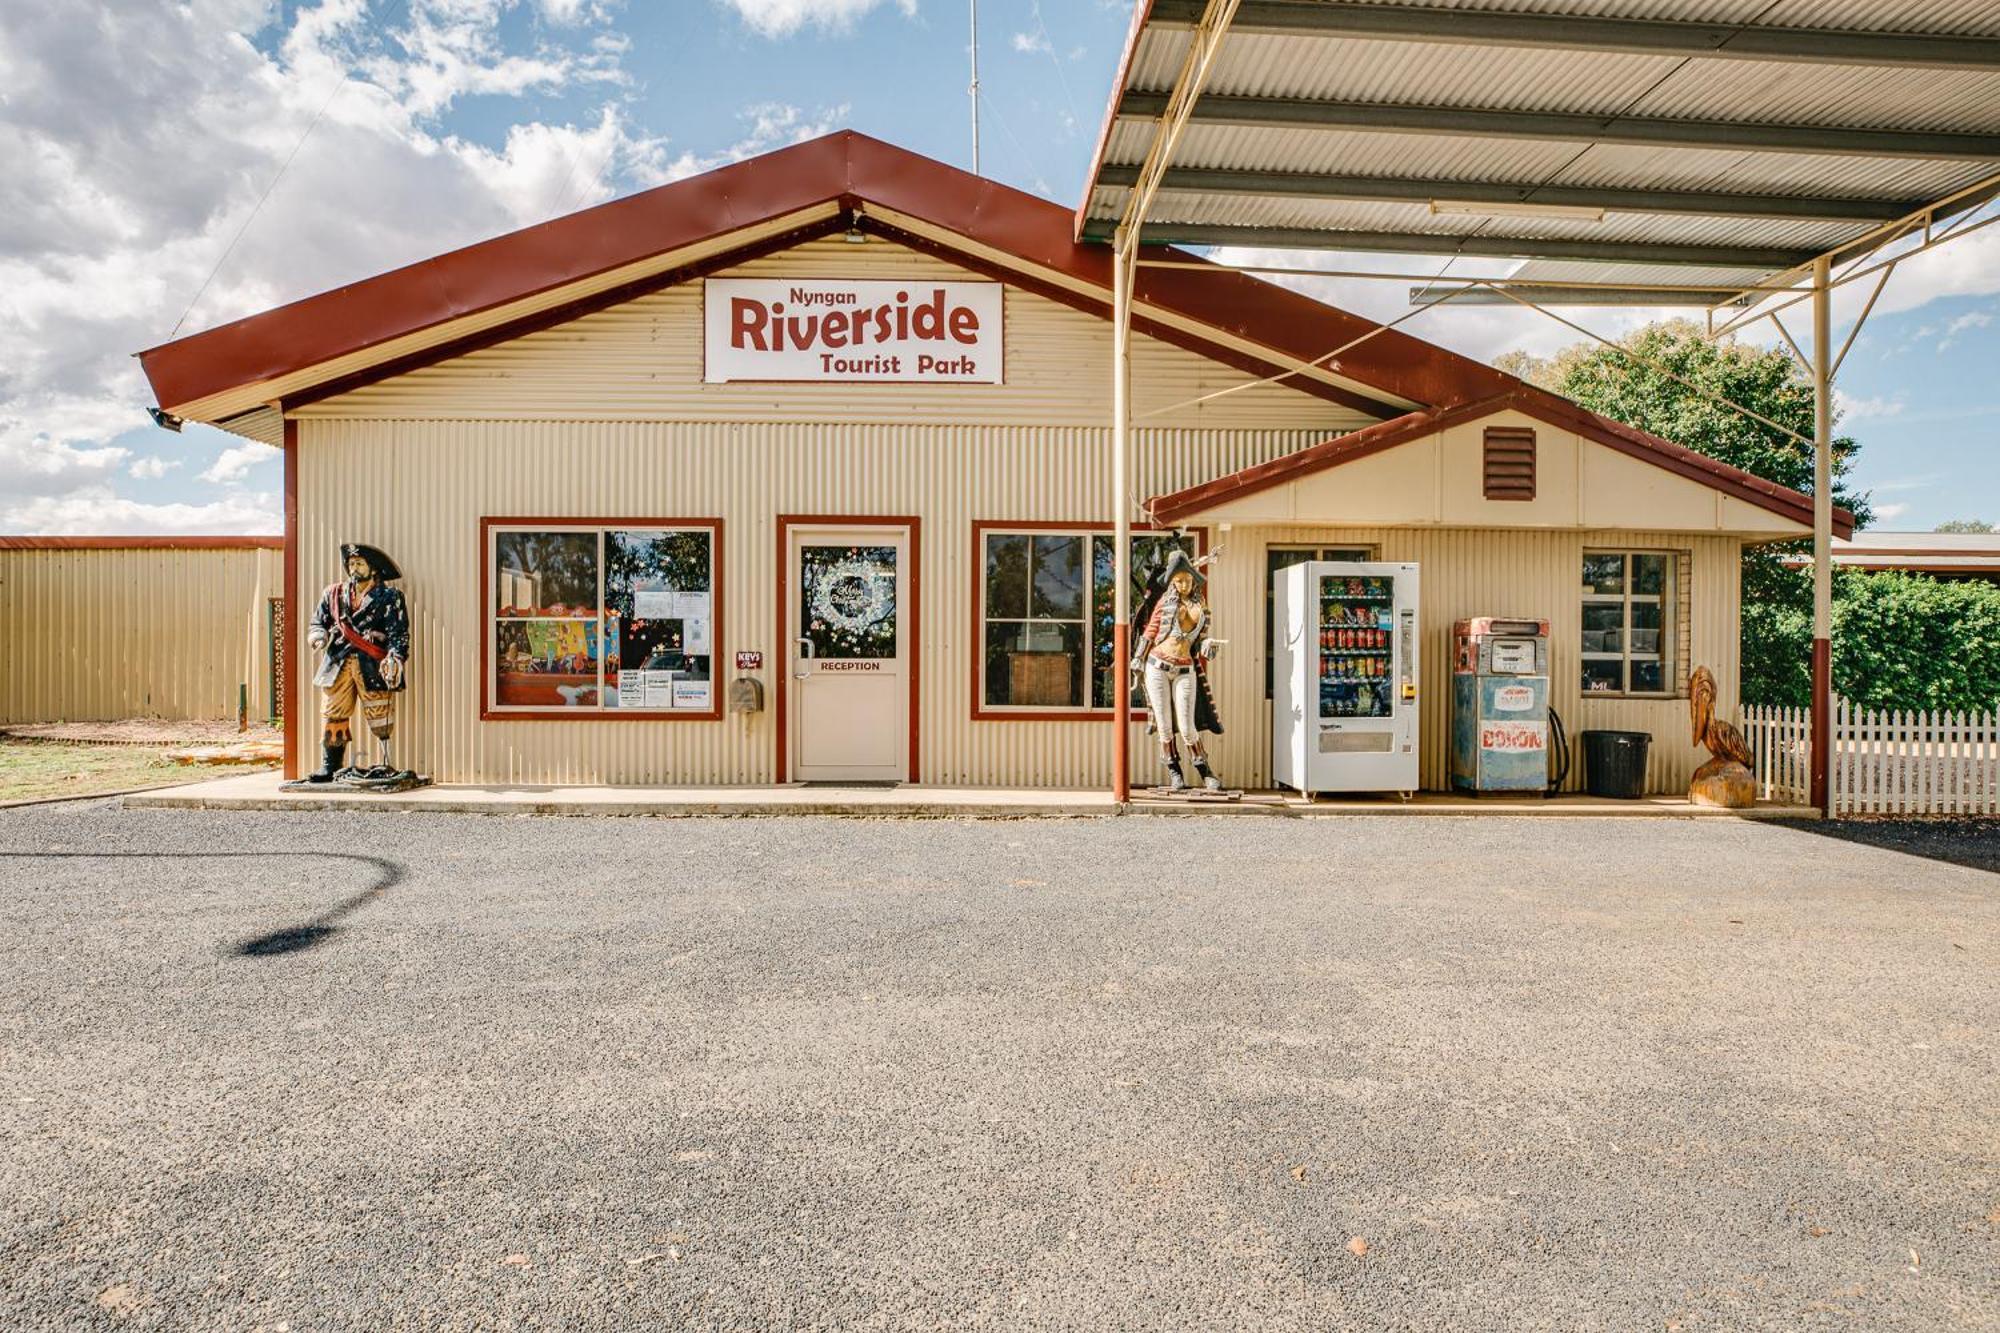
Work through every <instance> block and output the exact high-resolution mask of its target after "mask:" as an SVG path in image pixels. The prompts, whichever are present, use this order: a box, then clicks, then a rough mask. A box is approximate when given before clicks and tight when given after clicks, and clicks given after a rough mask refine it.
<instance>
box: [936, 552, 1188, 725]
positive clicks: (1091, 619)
mask: <svg viewBox="0 0 2000 1333" xmlns="http://www.w3.org/2000/svg"><path fill="white" fill-rule="evenodd" d="M1173 531H1174V529H1173V528H1168V527H1161V526H1160V525H1159V524H1156V523H1134V524H1133V525H1132V535H1133V536H1134V537H1142V536H1164V535H1168V534H1171V533H1172V532H1173ZM1182 531H1185V532H1186V533H1187V534H1188V536H1189V537H1191V538H1192V539H1193V542H1194V549H1195V554H1196V555H1206V554H1207V553H1208V530H1207V529H1206V528H1187V529H1182ZM1014 535H1018V536H1023V537H1048V536H1052V535H1063V536H1072V537H1081V538H1083V539H1084V555H1083V569H1084V581H1083V605H1084V622H1083V623H1084V640H1083V655H1084V691H1085V694H1086V696H1088V694H1089V687H1090V669H1089V663H1090V660H1091V657H1092V654H1093V652H1094V650H1095V648H1096V644H1095V643H1094V642H1093V641H1092V639H1091V636H1090V632H1091V628H1092V626H1093V624H1094V623H1095V620H1096V617H1095V616H1093V615H1092V614H1091V607H1092V606H1094V605H1095V603H1094V601H1093V600H1092V599H1093V597H1094V595H1095V592H1096V587H1095V584H1094V583H1093V582H1092V579H1093V575H1094V570H1095V564H1094V558H1093V554H1092V544H1093V543H1094V541H1095V540H1096V539H1097V538H1099V537H1110V536H1113V535H1115V530H1114V528H1113V526H1112V525H1111V524H1109V523H1071V522H1064V521H1061V520H1057V519H993V518H981V519H974V520H973V522H972V637H971V639H970V640H969V642H970V643H971V645H972V654H971V656H972V672H971V680H972V720H973V721H974V722H1110V721H1114V720H1115V719H1116V718H1117V716H1118V709H1117V706H1116V705H1113V706H1112V707H1109V708H1100V707H1098V706H1097V705H1095V704H1091V703H1084V704H1079V705H1077V706H1075V707H1065V708H1055V707H1049V706H1047V705H1030V704H989V703H987V702H986V539H987V538H988V537H989V536H1014ZM1134 609H1135V610H1136V609H1137V604H1136V603H1135V604H1134ZM1001 619H1003V620H1004V619H1005V617H1001ZM1057 623H1060V624H1072V623H1074V622H1072V621H1066V620H1065V621H1060V622H1057ZM1116 665H1117V664H1116V663H1113V666H1114V667H1116ZM1126 719H1127V720H1128V721H1131V722H1143V721H1145V720H1146V710H1145V709H1143V708H1134V709H1132V710H1131V711H1130V712H1128V713H1127V714H1126Z"/></svg>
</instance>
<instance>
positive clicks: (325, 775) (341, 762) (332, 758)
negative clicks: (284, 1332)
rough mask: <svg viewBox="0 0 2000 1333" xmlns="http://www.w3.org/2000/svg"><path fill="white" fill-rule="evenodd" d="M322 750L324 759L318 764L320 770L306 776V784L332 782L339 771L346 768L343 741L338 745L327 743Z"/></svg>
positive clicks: (345, 752) (344, 743) (345, 751)
mask: <svg viewBox="0 0 2000 1333" xmlns="http://www.w3.org/2000/svg"><path fill="white" fill-rule="evenodd" d="M322 750H323V752H324V754H325V758H324V760H323V761H322V762H321V764H320V770H319V772H317V773H309V774H307V775H306V781H307V782H319V783H326V782H332V781H333V779H334V777H335V776H336V775H337V774H338V773H339V772H340V770H341V769H343V768H345V767H347V743H346V742H345V741H342V742H340V743H339V744H336V743H334V742H333V741H328V742H326V744H325V745H324V746H323V747H322Z"/></svg>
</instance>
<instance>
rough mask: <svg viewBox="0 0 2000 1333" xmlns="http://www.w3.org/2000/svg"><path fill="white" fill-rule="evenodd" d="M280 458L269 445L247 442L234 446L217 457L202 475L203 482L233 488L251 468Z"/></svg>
mask: <svg viewBox="0 0 2000 1333" xmlns="http://www.w3.org/2000/svg"><path fill="white" fill-rule="evenodd" d="M277 457H278V451H277V450H275V449H273V448H271V446H270V445H268V444H257V443H254V442H247V443H244V444H232V445H230V446H229V447H228V448H227V449H224V450H223V451H222V452H221V453H219V454H217V455H216V456H215V461H214V462H213V463H210V464H209V465H208V469H207V470H206V471H205V472H203V473H202V474H201V479H202V480H203V481H209V482H214V483H215V484H216V485H218V486H233V485H235V484H236V483H237V482H240V481H242V480H243V478H244V476H245V474H247V473H248V472H249V471H250V469H251V468H253V467H256V466H257V465H258V464H260V463H269V462H271V461H272V460H274V459H275V458H277Z"/></svg>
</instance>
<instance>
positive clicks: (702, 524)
mask: <svg viewBox="0 0 2000 1333" xmlns="http://www.w3.org/2000/svg"><path fill="white" fill-rule="evenodd" d="M520 531H525V532H587V533H595V534H597V535H598V570H597V643H598V662H597V671H598V692H599V693H598V697H599V699H600V700H602V698H603V689H604V674H605V673H604V563H603V562H604V540H605V535H606V534H608V533H612V532H646V531H666V532H674V531H681V532H689V531H706V532H707V533H708V542H709V544H708V595H709V619H710V630H709V634H710V643H709V664H710V665H709V669H708V678H709V690H708V707H707V708H706V709H701V710H696V709H691V708H606V707H605V706H604V705H603V703H602V702H600V703H599V704H598V705H597V706H596V707H594V708H547V707H540V706H535V707H520V706H510V705H506V704H500V703H496V702H495V697H494V696H495V695H496V694H497V692H498V691H497V689H496V686H497V684H498V663H497V662H496V661H495V652H494V644H495V641H496V639H497V636H498V634H499V625H500V620H501V617H500V616H499V615H498V614H496V612H497V610H498V608H497V607H496V606H495V605H494V600H493V599H494V595H495V590H494V561H495V559H496V558H497V555H498V541H499V537H500V536H501V534H503V533H506V532H520ZM479 607H480V612H479V614H480V637H479V720H480V721H481V722H558V721H560V722H716V721H720V720H721V718H722V715H723V711H722V710H723V699H722V695H723V685H724V681H723V663H724V662H725V661H726V660H727V659H726V657H725V656H724V643H723V624H724V621H723V522H722V519H720V518H639V517H630V518H626V517H617V518H598V517H576V516H573V515H532V514H531V515H526V516H518V515H484V516H482V517H481V518H480V520H479ZM578 618H579V619H581V617H578Z"/></svg>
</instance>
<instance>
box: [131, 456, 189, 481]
mask: <svg viewBox="0 0 2000 1333" xmlns="http://www.w3.org/2000/svg"><path fill="white" fill-rule="evenodd" d="M180 465H181V461H180V460H179V459H178V458H142V459H140V460H139V461H138V462H136V463H134V464H132V466H131V467H129V468H127V469H126V470H125V474H126V475H127V476H129V477H133V478H135V479H136V480H139V481H158V480H159V479H160V478H161V477H164V476H166V475H167V473H168V472H170V471H172V470H173V469H175V468H177V467H179V466H180Z"/></svg>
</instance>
